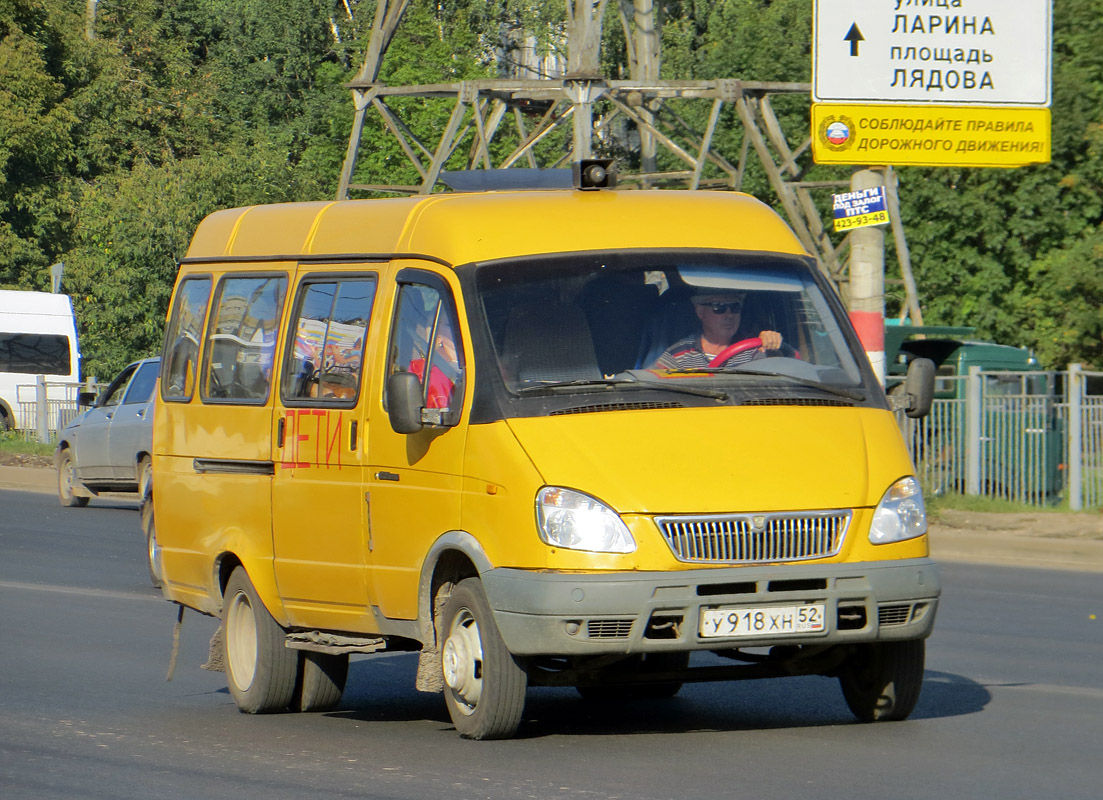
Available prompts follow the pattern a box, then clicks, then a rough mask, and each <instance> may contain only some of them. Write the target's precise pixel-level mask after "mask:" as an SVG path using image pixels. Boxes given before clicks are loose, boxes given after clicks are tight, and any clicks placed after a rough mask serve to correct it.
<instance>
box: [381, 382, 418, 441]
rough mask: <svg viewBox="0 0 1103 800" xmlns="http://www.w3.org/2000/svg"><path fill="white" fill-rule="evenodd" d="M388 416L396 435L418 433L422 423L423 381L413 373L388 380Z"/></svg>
mask: <svg viewBox="0 0 1103 800" xmlns="http://www.w3.org/2000/svg"><path fill="white" fill-rule="evenodd" d="M387 416H388V417H389V418H390V420H391V429H392V430H393V431H394V432H395V433H418V432H419V431H421V429H422V422H421V381H419V380H418V378H417V375H415V374H414V373H412V372H396V373H394V374H393V375H391V376H390V377H389V378H387Z"/></svg>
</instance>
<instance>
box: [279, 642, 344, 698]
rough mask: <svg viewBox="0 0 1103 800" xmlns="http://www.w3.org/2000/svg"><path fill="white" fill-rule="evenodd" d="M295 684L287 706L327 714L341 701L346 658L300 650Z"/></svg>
mask: <svg viewBox="0 0 1103 800" xmlns="http://www.w3.org/2000/svg"><path fill="white" fill-rule="evenodd" d="M300 661H301V664H300V667H299V682H298V685H297V686H296V687H295V695H294V697H292V699H291V707H292V708H293V709H296V710H297V711H330V710H332V709H334V708H336V707H337V704H338V703H340V702H341V695H342V693H344V691H345V681H346V680H347V679H348V674H349V657H348V655H347V654H345V655H331V654H329V653H314V652H311V651H309V650H304V651H302V655H301V657H300Z"/></svg>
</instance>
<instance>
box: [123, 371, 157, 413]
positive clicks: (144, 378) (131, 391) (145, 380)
mask: <svg viewBox="0 0 1103 800" xmlns="http://www.w3.org/2000/svg"><path fill="white" fill-rule="evenodd" d="M156 385H157V362H156V361H151V362H149V363H148V364H142V365H141V366H140V367H138V371H137V372H136V373H135V374H134V380H132V381H131V382H130V386H129V388H127V390H126V397H124V398H123V405H130V404H132V403H148V402H149V398H151V397H153V387H154V386H156Z"/></svg>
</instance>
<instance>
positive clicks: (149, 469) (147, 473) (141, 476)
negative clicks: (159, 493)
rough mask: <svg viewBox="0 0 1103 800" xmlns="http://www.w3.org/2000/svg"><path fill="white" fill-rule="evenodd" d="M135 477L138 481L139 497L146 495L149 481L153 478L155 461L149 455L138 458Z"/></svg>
mask: <svg viewBox="0 0 1103 800" xmlns="http://www.w3.org/2000/svg"><path fill="white" fill-rule="evenodd" d="M134 477H135V478H136V479H137V481H138V497H145V496H146V491H147V490H148V489H149V483H150V481H152V480H153V461H152V460H151V459H150V457H149V456H142V457H141V458H140V459H138V468H137V469H136V470H135V471H134Z"/></svg>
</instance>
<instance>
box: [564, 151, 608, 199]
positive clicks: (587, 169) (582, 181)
mask: <svg viewBox="0 0 1103 800" xmlns="http://www.w3.org/2000/svg"><path fill="white" fill-rule="evenodd" d="M571 166H572V170H573V172H574V186H575V188H576V189H582V190H583V191H591V190H593V189H612V188H613V187H614V186H616V185H617V173H616V170H615V169H614V168H613V159H611V158H584V159H582V160H581V161H576V162H575V163H574V164H572V165H571Z"/></svg>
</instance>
